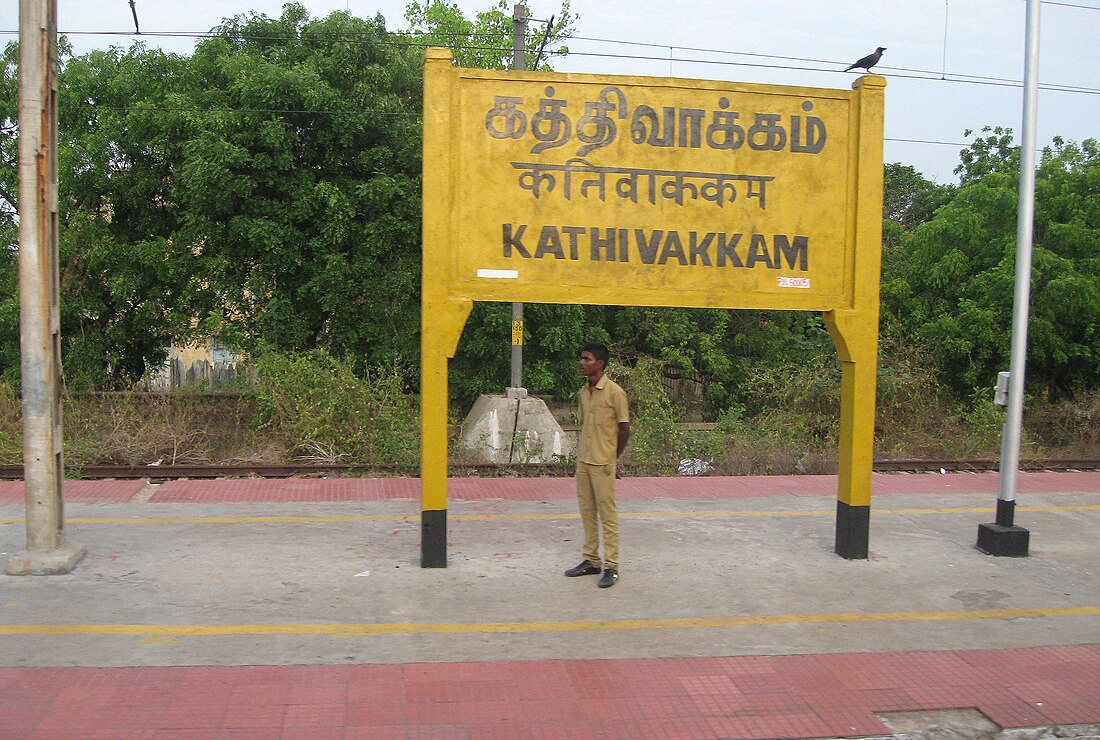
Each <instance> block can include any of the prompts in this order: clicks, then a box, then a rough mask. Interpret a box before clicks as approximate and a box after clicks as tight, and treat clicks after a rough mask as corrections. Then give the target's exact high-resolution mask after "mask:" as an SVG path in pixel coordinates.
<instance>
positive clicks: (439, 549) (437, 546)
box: [420, 509, 447, 568]
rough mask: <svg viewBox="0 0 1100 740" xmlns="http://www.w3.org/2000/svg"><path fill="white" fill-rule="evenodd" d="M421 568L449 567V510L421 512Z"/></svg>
mask: <svg viewBox="0 0 1100 740" xmlns="http://www.w3.org/2000/svg"><path fill="white" fill-rule="evenodd" d="M420 567H421V568H446V567H447V510H446V509H436V510H424V511H421V512H420Z"/></svg>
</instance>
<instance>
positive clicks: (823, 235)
mask: <svg viewBox="0 0 1100 740" xmlns="http://www.w3.org/2000/svg"><path fill="white" fill-rule="evenodd" d="M885 84H886V83H885V80H884V79H883V78H881V77H878V76H876V75H867V76H864V77H861V78H860V79H859V80H857V82H856V83H855V85H854V86H853V89H852V90H851V91H848V90H832V89H822V88H803V87H788V86H776V85H751V84H740V83H731V82H709V81H702V80H687V79H676V78H649V77H606V76H595V75H579V74H555V73H548V72H496V71H488V70H474V69H458V68H454V67H452V65H451V55H450V52H449V51H447V50H446V49H429V51H428V53H427V59H426V63H425V85H424V162H425V167H424V227H423V228H424V246H423V249H424V268H423V269H424V273H423V306H422V307H423V315H422V339H421V342H422V344H421V348H422V352H423V357H422V363H423V372H422V410H421V413H422V421H421V423H422V430H421V431H422V463H421V470H422V473H421V476H422V477H421V480H422V511H423V513H422V520H421V521H422V546H421V549H422V558H421V562H422V565H423V566H424V567H445V566H446V500H447V493H446V486H447V477H446V473H447V447H446V418H447V361H448V359H449V358H450V357H453V356H454V354H455V351H456V349H457V345H458V340H459V336H460V335H461V333H462V327H463V325H464V324H465V321H466V318H467V316H468V315H469V312H470V309H471V307H472V305H473V301H503V302H513V301H520V302H535V303H538V302H542V303H572V304H603V305H641V306H680V307H689V308H728V309H738V308H755V309H787V310H816V311H822V312H824V314H825V321H826V324H827V326H828V328H829V332H830V334H831V335H832V337H833V340H834V342H835V343H836V346H837V352H838V354H839V356H840V360H841V362H842V366H843V371H842V374H843V379H842V401H841V439H840V476H839V481H840V482H839V490H838V505H837V507H838V508H837V532H836V535H837V536H836V552H837V553H838V554H839V555H841V556H843V557H846V558H865V557H867V534H868V527H869V517H870V514H869V511H870V498H871V461H872V455H873V442H874V409H875V375H876V365H877V362H876V359H877V347H878V291H879V267H880V259H881V229H882V177H883V171H882V139H883V128H882V125H883V124H882V119H883V105H884V88H885Z"/></svg>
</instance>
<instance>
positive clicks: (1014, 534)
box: [978, 0, 1040, 557]
mask: <svg viewBox="0 0 1100 740" xmlns="http://www.w3.org/2000/svg"><path fill="white" fill-rule="evenodd" d="M1039 4H1040V0H1027V31H1026V41H1025V44H1024V57H1025V61H1024V105H1023V109H1024V112H1023V132H1022V135H1021V139H1022V140H1021V142H1020V189H1019V195H1018V198H1017V201H1016V210H1017V213H1016V289H1015V293H1014V295H1013V299H1012V348H1011V352H1010V353H1011V359H1010V361H1009V378H1008V412H1007V415H1006V419H1005V425H1004V432H1003V436H1002V437H1001V472H1000V475H1001V477H1000V489H999V490H998V492H997V521H996V522H994V523H991V524H980V525H978V549H979V550H981V551H982V552H986V553H988V554H990V555H1005V556H1009V557H1024V556H1025V555H1027V553H1028V544H1029V542H1028V540H1029V538H1030V534H1029V533H1028V531H1027V530H1026V529H1024V528H1023V527H1017V526H1016V524H1015V512H1016V479H1017V477H1019V472H1020V437H1021V428H1022V427H1023V416H1024V371H1025V368H1026V365H1027V319H1028V303H1029V301H1030V300H1031V252H1032V234H1033V230H1034V228H1035V141H1036V134H1035V127H1036V123H1037V121H1038V118H1039Z"/></svg>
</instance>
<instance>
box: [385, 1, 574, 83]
mask: <svg viewBox="0 0 1100 740" xmlns="http://www.w3.org/2000/svg"><path fill="white" fill-rule="evenodd" d="M405 20H407V21H408V22H409V26H410V28H411V31H412V36H413V38H414V39H416V40H418V41H420V42H421V43H425V44H430V45H433V46H446V47H448V48H449V49H450V50H451V52H452V53H453V54H454V58H455V63H456V64H457V65H458V66H460V67H474V68H478V69H511V68H512V56H513V52H512V5H511V4H510V3H509V2H508V1H507V0H498V2H497V4H496V5H494V6H493V7H491V8H489V9H488V10H484V11H480V12H478V13H475V14H474V17H473V19H468V18H466V17H465V16H464V15H463V14H462V10H461V9H460V8H459V7H458V5H457V4H455V3H448V2H446V1H445V0H423V1H422V2H421V0H413V1H412V2H410V3H409V4H408V5H406V6H405ZM552 20H553V23H552V24H541V23H538V22H535V21H531V22H529V23H528V24H527V35H526V38H525V40H524V41H525V46H526V50H527V53H526V60H527V64H526V66H527V68H528V69H534V68H535V63H536V55H537V54H538V52H539V50H540V49H542V52H543V53H542V57H541V59H540V60H539V61H538V66H539V68H540V69H547V70H548V69H550V59H551V58H553V57H556V56H562V55H564V54H566V53H568V51H569V49H568V47H566V46H564V45H563V44H562V41H563V40H564V39H566V38H568V37H569V35H570V34H571V33H572V32H573V26H574V25H575V23H576V20H577V16H576V15H575V14H574V13H573V12H572V11H571V10H570V7H569V0H563V2H562V4H561V7H560V9H559V10H558V12H557V13H555V14H554V15H553V17H552Z"/></svg>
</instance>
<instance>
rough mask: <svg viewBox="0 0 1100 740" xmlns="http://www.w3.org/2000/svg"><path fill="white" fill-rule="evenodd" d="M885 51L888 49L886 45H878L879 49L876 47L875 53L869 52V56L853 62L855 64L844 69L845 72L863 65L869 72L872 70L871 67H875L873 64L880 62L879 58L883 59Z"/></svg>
mask: <svg viewBox="0 0 1100 740" xmlns="http://www.w3.org/2000/svg"><path fill="white" fill-rule="evenodd" d="M884 51H886V47H885V46H880V47H878V48H877V49H875V53H874V54H868V55H867V56H865V57H863V58H862V59H860V60H859V61H858V62H856V63H855V64H853V65H852V66H851V67H848V69H846V70H844V71H845V72H848V71H849V70H853V69H855V68H856V67H862V68H863V69H865V70H867V71H868V72H870V71H871V67H873V66H875V65H876V64H878V60H879V59H882V52H884Z"/></svg>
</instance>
